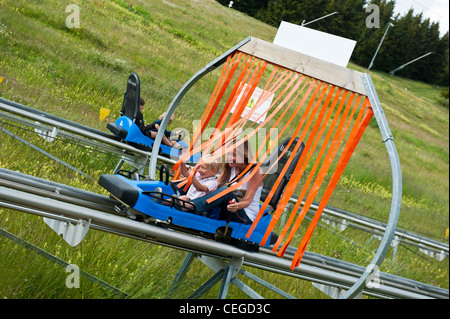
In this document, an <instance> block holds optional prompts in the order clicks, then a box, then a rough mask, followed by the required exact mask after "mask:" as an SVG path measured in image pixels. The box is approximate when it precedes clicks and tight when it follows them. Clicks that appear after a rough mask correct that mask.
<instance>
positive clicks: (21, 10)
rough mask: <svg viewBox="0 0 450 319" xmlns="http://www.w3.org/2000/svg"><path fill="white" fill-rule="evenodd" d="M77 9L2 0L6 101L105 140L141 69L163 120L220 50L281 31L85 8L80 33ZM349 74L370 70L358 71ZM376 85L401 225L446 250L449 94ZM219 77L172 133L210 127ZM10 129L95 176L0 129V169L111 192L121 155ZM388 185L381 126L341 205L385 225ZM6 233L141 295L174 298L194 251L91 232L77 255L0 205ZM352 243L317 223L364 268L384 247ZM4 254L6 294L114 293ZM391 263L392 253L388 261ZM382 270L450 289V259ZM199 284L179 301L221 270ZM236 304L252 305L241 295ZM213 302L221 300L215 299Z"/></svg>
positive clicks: (163, 11)
mask: <svg viewBox="0 0 450 319" xmlns="http://www.w3.org/2000/svg"><path fill="white" fill-rule="evenodd" d="M71 3H73V1H58V0H54V1H51V0H46V1H37V0H36V1H10V0H0V77H3V78H4V80H3V81H2V82H1V83H0V96H1V97H3V98H6V99H9V100H12V101H15V102H18V103H22V104H24V105H27V106H30V107H34V108H36V109H40V110H44V111H46V112H48V113H51V114H54V115H57V116H60V117H62V118H66V119H69V120H73V121H76V122H79V123H82V124H85V125H88V126H90V127H93V128H97V129H101V130H104V131H106V128H105V122H102V123H100V122H99V120H98V116H99V110H100V108H101V107H107V108H110V109H111V114H110V115H109V117H108V118H107V121H113V120H115V118H116V117H117V116H118V114H119V110H120V107H121V103H122V98H123V91H124V89H125V83H126V79H127V77H128V75H129V74H130V73H131V72H136V73H137V74H138V75H139V77H140V79H141V95H142V96H143V97H144V98H145V99H146V102H147V103H146V105H147V107H146V109H145V111H144V115H145V117H146V118H148V119H150V118H155V117H157V116H159V115H160V114H161V113H162V112H164V111H165V110H166V108H167V107H168V105H169V103H170V102H171V100H172V99H173V97H174V96H175V94H176V93H177V92H178V90H179V89H180V88H181V87H182V85H183V84H184V83H185V82H186V81H187V80H188V79H189V78H190V77H191V76H192V75H193V74H194V73H196V72H197V71H198V70H199V69H201V68H202V67H203V66H205V65H206V64H207V63H208V62H210V61H211V60H213V59H214V58H216V57H217V56H218V55H220V54H221V53H223V52H225V51H226V50H228V49H229V48H230V47H232V46H234V45H235V44H237V43H238V42H240V41H241V40H243V39H244V38H246V37H247V36H249V35H251V36H254V37H257V38H260V39H263V40H266V41H270V42H271V41H272V40H273V38H274V36H275V34H276V29H275V28H273V27H270V26H267V25H265V24H262V23H260V22H258V21H256V20H254V19H252V18H249V17H248V16H245V15H243V14H242V13H240V12H237V11H235V10H232V9H229V8H226V7H223V6H221V5H219V4H218V3H216V2H215V1H212V0H176V1H175V0H167V1H166V0H163V1H160V0H154V1H150V0H147V1H138V0H136V1H129V0H110V1H107V0H90V1H78V2H77V4H78V6H79V8H80V28H78V29H76V28H72V29H69V28H67V27H66V24H65V21H66V18H67V17H68V16H69V14H70V13H66V12H65V9H66V6H67V5H69V4H71ZM350 67H351V68H355V69H357V70H359V71H362V72H367V70H365V69H363V68H360V67H358V66H355V65H351V66H350ZM371 76H372V78H373V81H374V84H375V88H376V90H377V92H378V95H379V97H380V100H381V103H382V105H383V108H384V111H385V114H386V117H387V119H388V122H389V125H390V128H391V130H392V133H393V136H394V139H395V144H396V146H397V149H398V153H399V156H400V162H401V165H402V175H403V200H402V209H401V213H400V221H399V227H400V228H402V229H406V230H409V231H412V232H416V233H420V234H424V235H425V236H428V237H431V238H435V239H437V240H440V241H444V240H447V241H448V238H447V239H446V238H445V230H446V228H447V227H448V224H449V221H448V217H449V166H448V164H449V134H448V132H449V112H448V108H445V107H442V106H441V105H440V104H439V98H440V97H439V91H440V89H439V88H437V87H433V86H431V85H427V84H424V83H418V82H413V81H410V80H405V79H401V78H397V77H392V76H390V75H386V74H382V73H377V72H371ZM216 78H217V74H215V73H214V74H211V75H208V76H207V77H206V78H205V79H204V80H202V81H201V82H199V83H198V84H197V85H196V86H195V87H194V89H193V90H192V91H191V92H190V93H189V94H188V95H187V96H186V98H185V99H184V100H183V103H182V104H181V105H180V107H179V109H178V110H177V117H176V119H175V121H174V126H175V127H185V128H188V129H189V128H191V127H192V120H195V119H198V118H200V115H201V114H202V112H203V109H202V108H201V107H199V105H205V104H206V101H207V100H208V98H209V95H210V94H211V92H212V88H213V87H214V84H215V80H216ZM0 120H1V121H2V122H1V123H0V126H2V127H4V128H5V129H8V130H10V131H12V132H14V133H15V134H17V135H19V136H21V137H23V138H24V139H26V140H28V141H30V142H32V143H34V144H35V145H37V146H39V147H41V148H43V149H45V150H46V151H48V152H49V153H52V154H54V155H56V156H58V157H59V158H61V159H62V160H64V161H66V162H68V163H70V164H71V165H73V166H76V167H77V168H78V169H80V170H82V171H84V172H87V173H88V174H89V175H90V176H92V178H83V177H80V176H79V175H77V174H76V173H75V172H73V171H71V170H68V169H66V168H65V167H63V166H61V165H57V164H55V163H54V162H52V161H51V160H50V159H49V158H47V157H45V156H43V155H41V154H39V153H37V152H35V151H33V150H31V149H29V148H27V147H26V146H24V145H22V144H20V143H18V142H17V141H16V140H14V139H13V138H10V137H9V136H6V135H5V134H3V133H0V167H4V168H7V169H13V170H18V171H21V172H23V173H27V174H32V175H35V176H39V177H43V178H48V179H51V180H54V181H57V182H61V183H64V184H69V185H73V186H76V187H80V188H84V189H89V190H93V191H96V192H104V191H103V190H102V189H101V188H100V187H99V186H98V185H97V182H96V181H97V178H98V176H99V175H100V174H101V173H104V172H110V171H111V170H112V169H113V168H114V166H115V164H116V163H117V161H118V159H117V158H115V157H111V156H108V155H107V154H106V155H105V154H102V153H98V152H95V150H89V151H87V150H86V149H84V148H81V147H79V146H76V145H71V144H67V143H65V142H64V141H55V142H52V143H47V142H45V141H43V140H42V139H40V138H39V137H37V136H36V135H34V134H30V133H29V132H26V131H24V130H23V129H21V128H17V127H14V126H12V125H11V124H12V123H9V122H7V121H4V119H3V118H0ZM31 159H32V160H31ZM390 190H391V172H390V164H389V161H388V157H387V153H386V150H385V147H384V145H383V144H382V143H381V136H380V133H379V131H378V128H377V127H376V123H375V120H374V119H373V120H372V122H371V124H370V126H369V128H368V129H367V131H366V133H365V135H364V136H363V138H362V140H361V142H360V144H359V145H358V147H357V148H356V151H355V154H354V155H353V157H352V159H351V161H350V162H349V164H348V166H347V168H346V171H345V172H344V175H343V177H342V178H341V181H340V183H339V185H338V188H337V189H336V190H335V192H334V194H333V196H332V199H331V201H330V205H332V206H336V207H340V208H342V209H346V210H349V211H351V212H354V213H357V214H361V215H365V216H368V217H371V218H374V219H378V220H381V221H386V220H387V218H388V215H389V209H390V198H391V194H390ZM0 227H2V228H5V229H7V230H8V231H11V232H13V233H15V234H18V235H19V236H21V237H22V238H24V239H26V240H28V241H29V242H31V243H33V244H35V245H37V246H39V247H43V248H44V249H46V250H47V251H49V252H51V253H53V254H55V255H57V256H60V257H61V258H63V259H65V260H71V262H73V263H76V264H78V265H79V266H80V267H81V268H84V269H85V270H86V271H88V272H91V273H93V274H95V275H97V276H100V277H101V278H102V279H104V280H106V281H108V282H110V283H112V284H114V285H115V286H116V287H119V288H120V289H122V290H123V291H126V292H127V293H128V294H130V296H131V297H134V298H141V297H144V298H160V297H164V291H165V289H167V287H168V285H169V284H170V280H171V278H172V277H171V276H172V275H175V274H176V271H177V269H178V267H179V266H180V264H181V261H182V258H183V256H184V255H185V253H183V252H178V251H173V250H170V249H167V248H161V247H158V246H153V245H149V244H144V243H137V242H135V241H132V240H130V239H126V238H118V237H117V236H112V235H108V234H103V233H100V232H96V231H92V230H91V231H90V233H89V234H88V236H87V239H86V240H85V241H84V242H83V243H82V244H81V245H80V247H77V248H70V247H68V246H67V245H65V244H63V243H62V242H61V241H60V240H59V238H58V237H57V236H56V234H53V233H51V232H50V231H48V230H47V228H46V227H47V226H46V225H43V223H42V222H41V221H40V220H39V219H38V218H36V217H33V216H28V215H26V214H22V213H17V212H13V211H9V210H5V209H0ZM343 235H344V236H345V237H346V238H351V239H352V240H353V242H355V243H358V245H355V244H352V243H351V242H349V241H347V240H346V239H345V238H343V237H342V236H336V235H333V233H331V232H329V231H327V230H326V229H322V228H318V229H317V230H316V232H315V234H314V236H313V238H312V239H311V243H310V245H309V246H308V250H311V251H315V252H318V253H321V254H326V255H329V256H332V257H335V258H342V259H343V260H347V261H350V262H354V263H357V264H362V265H366V264H367V263H368V261H370V260H371V257H372V256H373V251H374V249H376V247H377V245H378V242H376V241H371V239H370V237H369V236H368V235H366V234H360V233H358V232H356V231H353V230H346V231H345V232H344V234H343ZM0 246H1V247H0V251H1V254H0V278H1V279H0V297H7V298H49V297H59V298H67V297H68V298H82V297H84V298H102V297H105V296H107V297H114V296H111V295H108V294H106V293H105V292H104V291H101V290H100V289H99V288H98V287H96V285H94V284H90V283H89V282H88V281H87V283H86V284H82V288H81V289H78V290H74V289H72V290H70V289H67V288H66V287H65V286H64V284H63V283H64V280H65V277H66V273H65V272H64V269H59V270H56V269H57V268H58V266H53V265H52V263H50V262H48V261H46V260H45V259H43V258H42V257H39V256H36V255H33V253H31V252H29V251H27V250H25V249H22V248H19V247H18V246H17V245H15V244H13V243H11V242H10V241H8V240H6V239H4V238H0ZM6 256H14V258H7V257H6ZM391 256H392V254H391V253H389V254H388V258H391ZM124 265H125V266H124ZM19 266H20V269H21V270H20V271H18V268H19ZM383 267H384V268H383V269H382V270H383V271H389V272H392V273H394V274H398V275H401V276H405V277H408V278H411V279H416V280H420V281H422V282H426V283H431V284H435V285H438V286H441V287H445V288H447V289H448V285H449V284H448V258H447V259H446V260H445V261H443V262H437V261H436V260H434V259H430V258H428V257H424V256H423V255H421V254H420V253H418V251H417V250H414V249H411V248H409V247H408V248H405V249H400V251H399V254H398V256H397V257H396V259H395V261H392V262H389V259H388V261H386V262H385V263H384V264H383ZM165 273H167V274H171V275H170V276H164V275H163V274H165ZM188 275H189V278H190V280H191V281H190V282H186V283H185V285H184V286H183V289H184V290H181V291H180V292H179V297H183V296H187V295H189V292H190V291H192V290H193V289H195V288H196V287H198V286H199V285H200V284H201V283H202V282H204V281H205V280H206V279H208V277H209V276H210V273H209V272H208V271H207V270H204V269H203V267H200V265H199V264H195V267H194V268H193V269H192V270H191V271H190V272H189V274H188ZM261 276H265V277H266V278H265V279H266V280H267V281H269V282H272V283H274V284H275V285H277V286H279V287H280V288H282V289H286V290H287V291H289V292H291V293H292V294H294V295H295V296H297V297H300V298H320V297H323V295H322V294H321V293H320V292H318V291H316V290H315V289H312V288H311V285H310V284H309V283H308V282H300V283H297V282H296V283H291V282H289V280H290V279H288V280H286V279H285V278H283V277H278V276H274V275H271V274H261ZM55 280H56V281H55ZM54 282H60V284H54ZM58 285H59V286H58ZM43 291H45V292H43ZM231 295H232V296H234V297H242V295H241V293H240V292H238V291H237V290H232V291H231ZM214 296H215V295H214V292H212V293H211V295H208V296H207V297H213V298H214Z"/></svg>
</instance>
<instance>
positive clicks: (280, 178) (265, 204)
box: [247, 78, 318, 237]
mask: <svg viewBox="0 0 450 319" xmlns="http://www.w3.org/2000/svg"><path fill="white" fill-rule="evenodd" d="M310 80H311V78H308V80H307V81H306V83H305V85H304V86H303V88H302V89H301V91H300V92H299V94H300V93H301V92H302V91H303V90H304V88H305V87H306V86H307V85H308V83H309V82H310ZM316 81H317V80H316V79H313V81H312V82H311V83H310V85H309V88H308V90H307V92H306V94H305V95H304V96H303V98H302V100H301V101H300V103H299V104H298V105H297V108H296V109H295V111H294V113H293V114H292V115H291V117H290V119H289V120H288V122H287V124H286V125H285V127H284V128H283V129H282V130H281V131H280V133H279V134H278V137H277V139H276V141H274V143H277V141H278V140H279V138H280V136H282V134H283V133H284V131H285V130H286V129H287V127H288V125H289V124H290V123H291V122H292V121H293V120H294V117H295V116H296V115H297V113H298V112H299V110H300V108H301V107H302V106H303V104H304V102H305V100H306V99H307V97H308V96H309V94H310V93H311V90H312V89H313V88H314V86H315V84H316ZM317 93H318V88H317V89H316V93H315V95H314V97H313V99H314V98H315V96H316V95H317ZM299 94H297V96H296V98H297V97H298V95H299ZM294 100H295V99H294ZM287 110H288V109H286V110H285V112H284V113H283V114H282V116H281V118H282V117H284V115H285V113H286V112H287ZM306 113H307V112H306ZM281 118H280V120H281ZM277 125H278V121H277V123H276V124H275V125H273V126H274V127H277ZM300 128H301V125H298V126H297V129H296V130H295V132H294V134H293V135H292V137H291V139H290V140H289V142H288V144H287V145H286V147H285V148H284V150H283V151H282V152H281V154H279V155H278V158H277V161H275V163H274V164H272V165H271V167H270V168H269V169H268V171H270V170H271V169H272V168H273V167H274V165H277V162H278V161H279V160H280V159H281V157H282V156H283V155H284V154H285V153H286V151H287V150H288V149H289V147H290V146H291V144H292V142H293V141H294V140H295V137H296V135H297V134H298V132H299V130H300ZM300 145H301V144H299V145H298V146H297V147H296V148H295V149H294V151H293V152H292V154H291V157H290V158H289V159H288V161H287V163H286V164H285V165H284V167H283V169H282V171H281V173H280V174H279V176H278V178H277V180H276V181H275V183H274V185H273V187H272V189H271V190H270V191H269V194H268V195H267V196H266V200H265V201H264V203H263V205H262V206H261V209H260V210H259V212H258V214H257V216H256V217H255V219H254V221H253V225H252V226H251V227H250V229H249V232H248V233H247V237H250V236H251V233H252V232H253V230H254V228H255V227H256V224H257V223H258V222H259V220H260V218H261V217H262V215H263V214H264V211H265V210H266V208H267V206H268V203H269V202H270V200H271V199H272V197H273V195H274V193H275V191H276V189H277V188H278V186H279V184H280V182H281V180H282V178H283V176H284V175H285V172H286V170H287V169H288V167H289V166H290V164H291V162H292V160H293V158H294V157H295V154H296V153H297V150H298V148H299V147H300ZM270 148H271V147H269V149H270ZM263 178H264V177H262V178H261V180H260V181H259V182H262V179H263Z"/></svg>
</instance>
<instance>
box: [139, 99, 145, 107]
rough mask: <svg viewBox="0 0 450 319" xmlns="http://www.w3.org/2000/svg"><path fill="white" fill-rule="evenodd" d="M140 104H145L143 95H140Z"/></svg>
mask: <svg viewBox="0 0 450 319" xmlns="http://www.w3.org/2000/svg"><path fill="white" fill-rule="evenodd" d="M139 105H141V106H144V105H145V101H144V99H143V98H142V97H139Z"/></svg>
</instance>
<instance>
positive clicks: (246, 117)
mask: <svg viewBox="0 0 450 319" xmlns="http://www.w3.org/2000/svg"><path fill="white" fill-rule="evenodd" d="M284 73H285V72H283V74H282V75H284ZM292 73H293V72H291V74H292ZM273 74H274V73H272V76H271V78H272V77H273ZM279 78H280V77H279ZM287 79H288V77H285V78H284V79H283V80H282V81H281V83H279V82H280V81H279V80H277V82H276V83H275V84H277V83H278V85H277V87H276V88H278V87H280V86H281V85H282V84H283V83H284V82H285V81H286V80H287ZM275 84H274V85H275ZM266 86H267V85H266ZM272 87H273V86H272ZM268 96H269V95H268ZM263 102H264V100H263V101H261V98H260V99H259V100H258V103H257V104H258V105H259V104H262V103H263ZM256 109H257V107H254V108H253V109H252V110H251V111H250V112H249V114H248V115H247V116H245V117H243V118H242V119H241V120H240V121H239V122H236V123H234V124H232V125H231V126H229V127H227V128H226V131H225V132H221V133H219V135H218V136H215V137H213V138H212V139H211V140H209V141H206V142H205V143H204V144H202V145H201V146H200V147H198V150H200V149H202V150H204V149H206V148H207V146H208V145H212V143H214V142H215V141H217V140H218V138H222V145H226V142H227V141H223V140H225V137H224V136H231V137H233V136H235V135H236V133H237V132H238V131H239V129H240V127H239V125H244V124H245V122H246V121H247V120H248V118H250V116H251V115H252V113H253V112H254V111H255V110H256ZM267 111H268V110H267ZM267 111H266V112H267ZM266 122H267V121H266ZM264 124H265V123H263V124H261V125H260V126H261V127H262V126H263V125H264ZM233 129H234V131H233ZM227 132H231V133H228V134H227ZM255 132H256V131H255ZM218 147H219V146H218ZM220 147H222V146H220ZM198 150H197V149H196V150H194V152H196V151H198ZM216 150H217V149H216ZM216 150H215V151H216ZM226 151H228V150H226ZM217 157H218V156H217ZM214 158H215V157H214Z"/></svg>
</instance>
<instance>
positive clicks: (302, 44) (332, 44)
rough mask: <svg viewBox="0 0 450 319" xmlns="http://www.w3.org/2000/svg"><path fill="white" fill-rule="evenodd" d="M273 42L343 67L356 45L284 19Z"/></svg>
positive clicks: (354, 42)
mask: <svg viewBox="0 0 450 319" xmlns="http://www.w3.org/2000/svg"><path fill="white" fill-rule="evenodd" d="M273 43H274V44H277V45H279V46H282V47H285V48H288V49H291V50H294V51H297V52H300V53H303V54H306V55H309V56H313V57H315V58H318V59H321V60H324V61H328V62H331V63H334V64H337V65H340V66H343V67H346V66H347V63H348V61H349V60H350V57H351V55H352V52H353V49H354V48H355V45H356V41H354V40H349V39H346V38H343V37H339V36H336V35H333V34H330V33H326V32H321V31H317V30H313V29H309V28H306V27H302V26H299V25H296V24H292V23H289V22H286V21H282V22H281V24H280V27H279V28H278V31H277V35H276V36H275V39H274V40H273Z"/></svg>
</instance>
